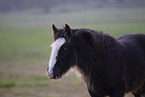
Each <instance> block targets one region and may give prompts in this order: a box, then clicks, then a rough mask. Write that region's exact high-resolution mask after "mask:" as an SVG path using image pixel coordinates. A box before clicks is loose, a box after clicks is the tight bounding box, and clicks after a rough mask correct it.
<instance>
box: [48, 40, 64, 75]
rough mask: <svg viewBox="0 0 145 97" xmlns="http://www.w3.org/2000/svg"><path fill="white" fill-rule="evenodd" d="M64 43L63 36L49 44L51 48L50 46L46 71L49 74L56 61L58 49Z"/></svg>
mask: <svg viewBox="0 0 145 97" xmlns="http://www.w3.org/2000/svg"><path fill="white" fill-rule="evenodd" d="M64 43H65V39H64V38H58V39H57V40H56V41H54V42H53V43H52V44H51V48H52V52H51V56H50V60H49V70H48V71H47V72H48V73H49V74H52V73H53V71H52V70H53V68H54V65H55V63H56V61H57V60H56V57H57V55H58V51H59V49H60V47H61V46H62V45H63V44H64Z"/></svg>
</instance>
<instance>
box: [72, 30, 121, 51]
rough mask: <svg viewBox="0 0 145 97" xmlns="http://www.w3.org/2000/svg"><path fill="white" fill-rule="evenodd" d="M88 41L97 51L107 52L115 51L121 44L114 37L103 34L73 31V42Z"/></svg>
mask: <svg viewBox="0 0 145 97" xmlns="http://www.w3.org/2000/svg"><path fill="white" fill-rule="evenodd" d="M73 39H74V40H76V39H77V41H86V42H87V43H88V44H89V45H91V46H92V47H93V48H95V49H96V50H97V51H100V52H105V50H108V49H113V48H114V47H115V46H117V44H120V43H119V42H118V41H117V40H116V39H115V38H114V37H112V36H111V35H109V34H103V32H101V31H100V32H99V31H94V30H90V29H75V30H73V38H72V40H73Z"/></svg>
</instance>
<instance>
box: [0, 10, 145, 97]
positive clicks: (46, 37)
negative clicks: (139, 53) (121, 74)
mask: <svg viewBox="0 0 145 97" xmlns="http://www.w3.org/2000/svg"><path fill="white" fill-rule="evenodd" d="M144 11H145V8H132V9H129V8H128V9H125V8H122V9H113V8H98V9H91V10H88V9H86V10H85V11H81V9H79V12H75V11H73V12H72V13H56V12H57V11H56V10H55V11H54V12H52V13H50V14H40V13H29V12H19V13H7V14H0V97H68V95H71V97H89V94H88V92H87V89H86V86H85V84H83V82H82V81H81V79H80V78H79V77H76V75H75V74H74V73H70V74H69V75H68V76H64V77H63V78H62V79H60V80H56V81H54V80H53V81H52V80H49V79H48V78H47V76H46V68H47V64H48V60H49V56H50V53H51V48H50V47H49V45H50V44H51V43H52V36H51V24H53V23H54V24H56V26H57V27H59V28H62V27H63V25H64V24H65V23H68V24H70V26H71V27H72V28H90V29H93V30H102V31H103V32H104V33H109V34H112V35H113V36H114V37H116V38H117V37H118V36H120V35H122V34H126V33H145V13H144ZM128 97H132V96H129V95H128Z"/></svg>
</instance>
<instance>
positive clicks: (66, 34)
mask: <svg viewBox="0 0 145 97" xmlns="http://www.w3.org/2000/svg"><path fill="white" fill-rule="evenodd" d="M64 37H65V38H66V39H67V40H70V39H71V37H72V30H71V29H70V27H69V25H68V24H65V27H64Z"/></svg>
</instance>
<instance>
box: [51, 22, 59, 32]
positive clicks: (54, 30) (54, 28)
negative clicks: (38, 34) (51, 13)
mask: <svg viewBox="0 0 145 97" xmlns="http://www.w3.org/2000/svg"><path fill="white" fill-rule="evenodd" d="M52 30H53V33H54V34H55V33H56V32H58V29H57V28H56V27H55V25H54V24H53V25H52Z"/></svg>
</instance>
